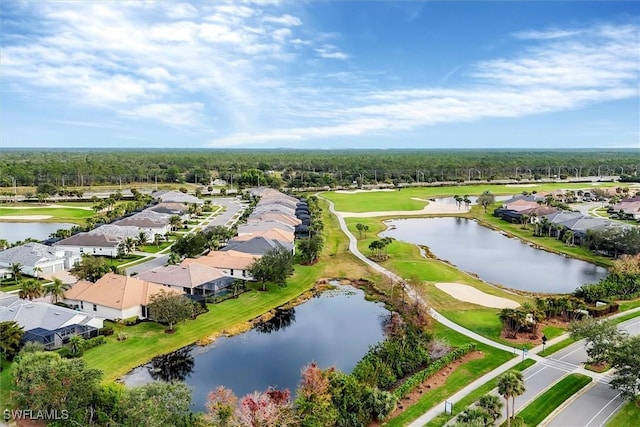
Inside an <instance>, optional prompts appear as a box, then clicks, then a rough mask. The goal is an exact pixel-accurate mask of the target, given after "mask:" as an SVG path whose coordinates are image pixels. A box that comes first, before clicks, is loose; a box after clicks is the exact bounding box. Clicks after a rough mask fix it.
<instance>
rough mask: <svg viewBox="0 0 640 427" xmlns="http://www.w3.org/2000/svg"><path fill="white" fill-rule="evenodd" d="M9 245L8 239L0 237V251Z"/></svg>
mask: <svg viewBox="0 0 640 427" xmlns="http://www.w3.org/2000/svg"><path fill="white" fill-rule="evenodd" d="M8 247H9V241H8V240H7V239H0V251H2V250H5V249H7V248H8Z"/></svg>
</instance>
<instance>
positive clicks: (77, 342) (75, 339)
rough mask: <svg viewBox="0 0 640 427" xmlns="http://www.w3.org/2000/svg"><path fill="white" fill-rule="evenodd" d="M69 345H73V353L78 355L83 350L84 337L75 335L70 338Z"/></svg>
mask: <svg viewBox="0 0 640 427" xmlns="http://www.w3.org/2000/svg"><path fill="white" fill-rule="evenodd" d="M69 345H70V347H71V354H74V355H77V354H79V353H80V352H81V351H82V347H83V346H84V338H82V337H81V336H80V335H74V336H72V337H71V338H70V339H69Z"/></svg>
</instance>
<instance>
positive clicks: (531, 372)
mask: <svg viewBox="0 0 640 427" xmlns="http://www.w3.org/2000/svg"><path fill="white" fill-rule="evenodd" d="M319 197H320V198H322V199H323V200H325V201H327V203H329V210H330V211H331V212H332V213H333V214H334V215H335V216H336V218H338V223H339V224H340V229H341V230H342V231H343V232H344V233H345V235H346V236H347V237H348V238H349V251H350V252H351V253H353V254H354V255H355V256H356V257H357V258H358V259H360V260H361V261H362V262H364V263H365V264H367V265H368V266H370V267H371V268H373V269H374V270H376V271H377V272H379V273H381V274H383V275H385V276H386V277H389V278H390V279H391V280H393V281H395V282H398V283H400V284H401V286H402V287H403V289H404V291H405V293H406V294H407V295H408V297H409V298H410V299H411V300H413V301H418V302H420V303H421V304H423V305H424V306H425V307H427V308H428V310H429V313H430V315H431V316H432V317H433V318H434V319H435V320H437V321H438V322H440V323H442V324H443V325H445V326H447V327H449V328H451V329H453V330H455V331H457V332H460V333H461V334H463V335H466V336H468V337H469V338H472V339H474V340H476V341H478V342H482V343H484V344H487V345H489V346H491V347H495V348H498V349H500V350H504V351H509V352H511V351H514V352H515V349H514V348H513V347H509V346H506V345H503V344H500V343H497V342H495V341H492V340H490V339H487V338H485V337H482V336H480V335H478V334H476V333H475V332H473V331H470V330H468V329H466V328H464V327H462V326H460V325H458V324H456V323H454V322H452V321H450V320H448V319H447V318H445V317H444V316H442V315H441V314H440V313H438V312H437V311H436V310H434V309H433V308H431V307H428V305H427V304H426V303H425V301H424V300H423V299H422V297H421V296H420V295H418V294H417V292H416V291H415V290H414V289H413V288H411V287H410V286H407V285H406V284H405V282H404V280H403V279H402V278H401V277H400V276H398V275H397V274H395V273H393V272H391V271H389V270H387V269H386V268H384V267H382V266H381V265H379V264H378V263H376V262H374V261H372V260H370V259H369V258H367V257H366V256H365V255H363V254H362V253H361V252H360V250H359V249H358V240H357V239H356V237H355V236H354V235H353V234H352V233H351V232H350V231H349V229H348V228H347V224H346V222H345V220H344V218H343V217H342V215H341V214H340V212H338V211H336V210H335V205H334V203H333V202H332V201H331V200H328V199H326V198H324V197H322V196H319ZM636 310H640V309H636ZM636 310H634V311H636ZM625 314H626V313H625ZM614 317H615V316H614ZM620 326H621V327H622V328H624V329H626V330H627V332H629V333H630V334H632V335H633V334H638V333H640V320H639V319H631V320H628V321H626V322H624V323H622V324H621V325H620ZM565 336H566V335H563V336H560V337H556V338H555V339H553V340H551V341H550V342H548V343H547V345H551V344H553V343H555V342H557V341H560V340H562V339H563V338H565ZM541 347H542V346H538V347H536V348H534V349H532V350H530V352H529V355H528V357H529V358H531V359H534V360H535V361H536V362H538V363H536V365H534V366H532V367H531V368H529V369H527V370H525V371H524V372H523V374H524V379H525V387H526V392H525V393H524V394H523V395H522V396H519V397H518V398H517V399H516V408H522V407H524V405H526V404H527V403H529V402H530V401H532V400H533V399H534V398H536V397H537V396H538V395H539V394H540V393H542V392H543V391H545V390H546V389H547V388H549V387H550V386H551V385H553V383H555V382H556V381H558V380H559V379H560V378H562V377H563V376H565V375H567V374H569V373H571V372H576V371H577V372H580V373H583V374H586V375H589V376H591V377H593V378H594V379H595V380H596V382H595V384H596V386H592V387H591V388H589V389H588V390H587V391H586V392H583V394H582V395H579V397H578V398H576V399H575V400H573V403H571V404H568V405H566V408H564V409H563V410H559V411H558V412H557V413H556V415H555V418H553V419H552V420H551V424H550V425H553V426H558V427H565V426H574V425H575V426H578V425H580V426H582V425H589V426H591V425H598V426H599V425H602V424H603V423H604V422H606V421H607V420H608V419H609V418H610V417H611V416H613V414H614V413H615V412H616V411H617V410H618V409H619V408H620V407H621V404H620V400H621V399H620V397H619V396H618V393H617V392H612V390H611V389H610V388H609V386H608V385H607V384H608V381H609V380H610V377H608V376H607V375H606V374H596V373H594V372H591V371H586V370H585V369H584V368H583V367H582V364H583V363H584V361H585V360H586V352H585V350H584V341H578V342H576V343H574V344H572V345H571V346H569V347H567V348H566V349H564V350H562V351H560V352H558V353H557V354H556V355H554V356H553V357H550V358H543V357H540V356H538V355H536V354H533V353H534V352H537V351H540V350H541V349H542V348H541ZM518 354H522V353H520V352H519V351H518ZM520 360H521V358H520V357H517V358H514V359H512V360H510V361H509V362H507V363H504V364H503V365H501V366H500V367H498V368H496V369H494V370H493V371H491V372H489V373H487V374H486V375H484V376H483V377H481V378H479V379H477V380H476V381H474V382H473V383H471V384H469V385H468V386H466V387H465V388H464V389H462V390H460V391H459V392H458V393H456V394H454V395H453V396H451V397H449V398H448V399H447V402H451V403H452V404H455V403H456V402H458V401H459V400H460V399H462V398H463V397H464V396H466V395H467V394H469V393H470V392H471V391H473V390H475V389H476V388H477V387H479V386H481V385H483V384H484V383H486V382H487V381H489V380H490V379H493V378H495V377H497V376H498V375H500V374H502V373H503V372H506V371H507V370H509V369H511V368H512V367H513V366H514V365H516V364H517V363H518V362H520ZM616 399H617V400H616ZM443 404H444V402H442V403H441V404H438V405H435V406H434V408H432V409H431V410H429V411H427V412H426V413H424V414H423V415H422V416H420V417H419V418H418V419H416V420H415V421H413V422H412V423H411V424H409V426H410V427H420V426H424V425H425V424H426V423H428V422H429V421H430V420H432V419H433V418H435V417H436V416H438V415H440V414H441V413H442V408H443ZM588 414H591V415H590V416H589V417H587V415H588ZM503 418H504V415H503ZM556 419H558V421H557V422H556ZM577 420H585V421H587V424H584V423H582V424H581V421H577ZM594 420H595V421H599V422H597V423H595V424H591V423H592V422H593V421H594Z"/></svg>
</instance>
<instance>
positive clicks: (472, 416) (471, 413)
mask: <svg viewBox="0 0 640 427" xmlns="http://www.w3.org/2000/svg"><path fill="white" fill-rule="evenodd" d="M487 418H488V414H487V413H486V412H485V411H483V410H481V409H477V408H467V409H465V410H464V411H462V412H461V413H460V415H458V418H457V422H456V425H458V424H461V425H464V426H485V425H488V424H489V422H488V421H489V420H488V419H487Z"/></svg>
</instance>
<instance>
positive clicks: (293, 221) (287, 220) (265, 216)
mask: <svg viewBox="0 0 640 427" xmlns="http://www.w3.org/2000/svg"><path fill="white" fill-rule="evenodd" d="M263 221H280V222H282V223H284V224H289V225H292V226H294V227H295V226H296V225H298V224H302V221H300V219H298V218H296V217H295V216H290V215H285V214H281V213H273V212H262V213H254V214H252V215H250V216H249V218H247V224H253V223H256V222H263Z"/></svg>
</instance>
